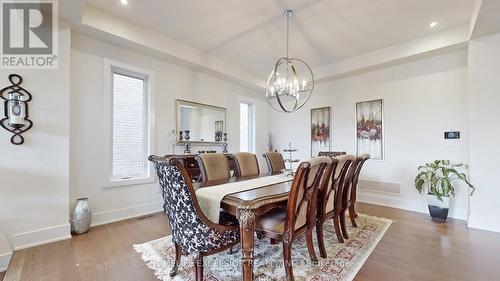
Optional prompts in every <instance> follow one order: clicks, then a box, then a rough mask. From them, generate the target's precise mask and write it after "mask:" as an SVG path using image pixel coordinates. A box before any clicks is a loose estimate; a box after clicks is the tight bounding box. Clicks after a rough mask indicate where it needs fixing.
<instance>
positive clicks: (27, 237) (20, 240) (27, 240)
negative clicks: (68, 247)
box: [12, 223, 71, 251]
mask: <svg viewBox="0 0 500 281" xmlns="http://www.w3.org/2000/svg"><path fill="white" fill-rule="evenodd" d="M70 238H71V234H70V226H69V223H68V224H63V225H59V226H55V227H49V228H44V229H38V230H34V231H29V232H24V233H19V234H15V235H14V236H13V238H12V245H13V247H14V250H15V251H17V250H22V249H26V248H31V247H35V246H39V245H43V244H48V243H53V242H57V241H61V240H66V239H70Z"/></svg>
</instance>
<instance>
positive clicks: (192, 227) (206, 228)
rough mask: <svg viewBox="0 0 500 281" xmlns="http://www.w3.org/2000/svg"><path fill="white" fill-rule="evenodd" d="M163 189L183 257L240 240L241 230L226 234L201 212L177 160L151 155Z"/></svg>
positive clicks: (165, 206)
mask: <svg viewBox="0 0 500 281" xmlns="http://www.w3.org/2000/svg"><path fill="white" fill-rule="evenodd" d="M149 160H150V161H152V162H153V165H154V167H155V169H156V173H157V175H158V180H159V183H160V186H161V189H162V194H163V199H164V205H163V208H164V209H165V211H166V213H167V216H168V221H169V224H170V228H171V230H172V241H173V242H174V243H176V244H178V245H179V246H180V248H181V249H182V252H183V253H184V254H188V253H195V252H202V253H203V252H208V251H211V250H213V249H215V248H218V247H221V246H223V245H225V244H228V243H230V242H234V241H235V240H238V239H239V233H238V231H236V232H234V231H224V226H221V225H218V224H215V223H213V222H211V221H210V220H209V219H208V218H207V217H206V216H205V214H203V211H201V209H200V206H199V205H198V200H197V199H196V193H195V191H194V188H193V186H192V183H191V181H190V179H189V175H188V174H187V171H186V170H185V168H184V167H183V165H182V163H181V162H180V161H179V160H178V159H169V160H166V161H162V160H161V159H158V158H156V157H155V156H150V157H149Z"/></svg>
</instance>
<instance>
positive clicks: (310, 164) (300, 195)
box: [255, 157, 332, 280]
mask: <svg viewBox="0 0 500 281" xmlns="http://www.w3.org/2000/svg"><path fill="white" fill-rule="evenodd" d="M331 162H332V160H331V159H330V158H329V157H317V158H313V159H310V160H308V161H304V162H302V163H300V165H299V167H298V168H297V172H296V174H295V177H294V179H293V181H292V186H291V189H290V195H289V198H288V204H287V206H286V210H284V209H281V208H278V209H274V210H271V211H269V212H268V213H267V214H264V215H263V216H262V217H261V218H260V219H259V220H258V221H257V223H256V227H255V231H256V232H257V233H258V234H260V235H262V236H263V237H267V238H271V239H274V240H276V241H283V260H284V264H285V272H286V277H287V280H293V268H292V242H293V241H294V240H295V239H297V238H298V237H300V236H301V235H303V234H305V236H306V241H307V243H306V244H307V249H308V252H309V256H310V258H311V260H312V261H313V262H317V260H318V259H317V257H316V254H315V252H314V246H313V240H312V231H313V228H314V226H315V222H316V209H317V206H316V204H317V202H316V197H317V192H318V186H319V184H320V182H321V178H322V176H323V173H324V171H325V168H326V167H327V166H328V165H329V164H330V163H331Z"/></svg>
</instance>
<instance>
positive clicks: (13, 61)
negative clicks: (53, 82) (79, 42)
mask: <svg viewBox="0 0 500 281" xmlns="http://www.w3.org/2000/svg"><path fill="white" fill-rule="evenodd" d="M1 7H2V11H1V15H2V21H1V22H2V28H1V30H2V36H1V37H2V43H1V47H2V50H1V54H0V55H1V60H0V61H1V68H4V69H54V68H57V21H58V19H57V13H56V11H57V3H56V2H54V1H2V2H1Z"/></svg>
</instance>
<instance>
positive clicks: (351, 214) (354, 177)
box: [346, 154, 370, 227]
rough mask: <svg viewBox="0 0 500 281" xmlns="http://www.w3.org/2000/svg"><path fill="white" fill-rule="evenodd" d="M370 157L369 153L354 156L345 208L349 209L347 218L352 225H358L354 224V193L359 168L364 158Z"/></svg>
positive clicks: (355, 214)
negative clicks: (353, 166) (353, 167)
mask: <svg viewBox="0 0 500 281" xmlns="http://www.w3.org/2000/svg"><path fill="white" fill-rule="evenodd" d="M368 159H370V154H361V155H359V156H358V157H356V164H357V165H356V169H355V170H354V174H353V175H352V180H351V193H350V197H349V198H348V199H347V205H346V208H347V209H348V210H349V218H350V220H351V224H352V226H353V227H358V225H357V224H356V218H357V217H358V214H357V213H356V209H355V204H356V193H357V190H358V180H359V174H360V173H361V168H363V165H364V164H365V162H366V160H368Z"/></svg>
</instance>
